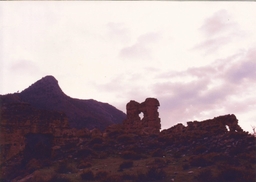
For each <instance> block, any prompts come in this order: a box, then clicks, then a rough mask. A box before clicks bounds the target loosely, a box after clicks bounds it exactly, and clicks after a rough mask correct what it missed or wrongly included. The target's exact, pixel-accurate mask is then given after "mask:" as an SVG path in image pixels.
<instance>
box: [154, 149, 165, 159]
mask: <svg viewBox="0 0 256 182" xmlns="http://www.w3.org/2000/svg"><path fill="white" fill-rule="evenodd" d="M164 155H165V154H164V151H163V150H162V149H156V150H154V151H153V152H152V157H163V156H164Z"/></svg>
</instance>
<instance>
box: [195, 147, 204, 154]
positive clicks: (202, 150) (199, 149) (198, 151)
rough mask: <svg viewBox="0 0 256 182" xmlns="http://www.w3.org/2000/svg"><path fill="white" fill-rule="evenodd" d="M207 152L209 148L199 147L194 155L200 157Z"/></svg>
mask: <svg viewBox="0 0 256 182" xmlns="http://www.w3.org/2000/svg"><path fill="white" fill-rule="evenodd" d="M206 150H207V148H206V147H205V146H197V147H196V148H195V149H194V151H193V153H194V154H195V155H198V154H202V153H204V152H205V151H206Z"/></svg>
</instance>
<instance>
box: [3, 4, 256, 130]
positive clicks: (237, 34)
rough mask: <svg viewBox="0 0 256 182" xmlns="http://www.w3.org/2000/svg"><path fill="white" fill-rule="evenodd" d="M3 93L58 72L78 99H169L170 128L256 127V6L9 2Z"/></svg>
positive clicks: (117, 102) (164, 104)
mask: <svg viewBox="0 0 256 182" xmlns="http://www.w3.org/2000/svg"><path fill="white" fill-rule="evenodd" d="M0 8H1V9H0V12H1V14H0V22H1V24H0V26H1V29H0V35H1V36H0V43H1V44H0V55H1V57H0V59H1V60H0V61H1V68H0V70H1V75H0V83H1V85H0V94H7V93H13V92H16V91H18V90H19V91H21V90H23V89H25V88H26V87H28V86H29V85H30V84H32V83H33V82H35V81H37V80H38V79H40V78H42V77H44V76H46V75H53V76H54V77H55V78H56V79H57V80H58V81H59V84H60V86H61V88H62V89H63V91H64V92H65V93H66V94H67V95H69V96H71V97H75V98H80V99H90V98H93V99H96V100H98V101H102V102H108V103H110V104H112V105H114V106H115V107H117V108H119V109H121V110H123V111H124V112H125V105H126V103H127V102H128V101H129V100H137V101H139V102H142V101H144V100H145V98H147V97H156V98H158V99H159V101H160V105H161V106H160V108H159V112H160V117H161V119H162V128H168V127H170V126H172V125H174V124H176V123H179V122H182V123H184V122H186V121H191V120H203V119H208V118H213V117H215V116H219V115H223V114H230V113H234V114H236V116H237V118H238V119H239V123H240V125H241V126H242V127H243V128H244V129H245V130H248V131H251V130H252V129H251V126H255V125H256V112H255V111H256V96H255V90H256V61H255V59H256V43H255V42H256V41H255V40H256V19H255V18H254V17H256V4H255V3H254V2H245V3H243V2H213V3H211V2H181V3H180V2H165V1H160V2H159V1H158V2H156V1H155V2H114V1H111V2H93V1H89V2H74V1H72V2H65V1H61V2H31V1H30V2H0Z"/></svg>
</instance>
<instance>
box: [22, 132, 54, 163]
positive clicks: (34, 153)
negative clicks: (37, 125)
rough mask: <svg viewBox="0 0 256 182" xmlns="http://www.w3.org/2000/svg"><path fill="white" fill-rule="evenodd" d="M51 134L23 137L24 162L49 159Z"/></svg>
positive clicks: (32, 134) (30, 134)
mask: <svg viewBox="0 0 256 182" xmlns="http://www.w3.org/2000/svg"><path fill="white" fill-rule="evenodd" d="M52 143H53V136H52V134H40V133H29V134H27V135H26V136H25V149H24V160H25V161H27V162H28V161H29V160H30V159H33V158H35V159H45V158H50V157H51V148H52Z"/></svg>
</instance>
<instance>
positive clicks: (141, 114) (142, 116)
mask: <svg viewBox="0 0 256 182" xmlns="http://www.w3.org/2000/svg"><path fill="white" fill-rule="evenodd" d="M139 117H140V120H142V119H143V118H144V113H143V112H140V114H139Z"/></svg>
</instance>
